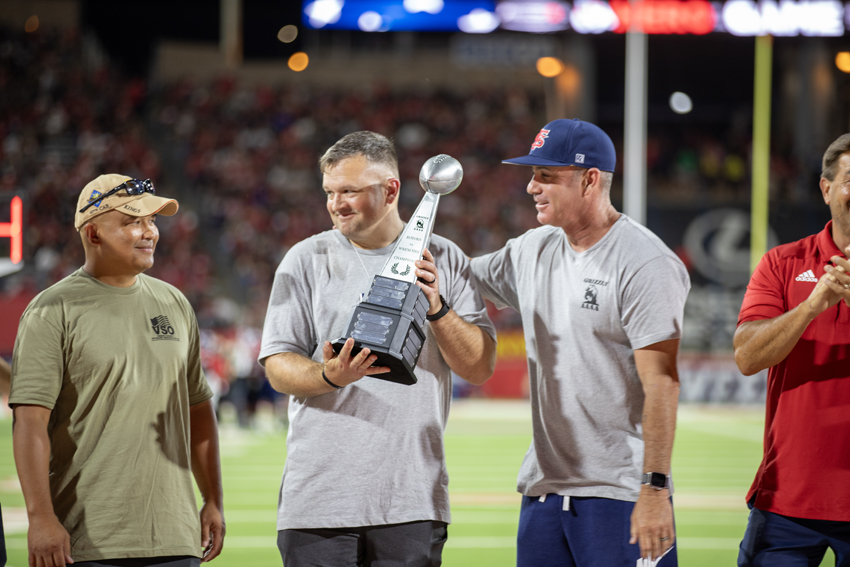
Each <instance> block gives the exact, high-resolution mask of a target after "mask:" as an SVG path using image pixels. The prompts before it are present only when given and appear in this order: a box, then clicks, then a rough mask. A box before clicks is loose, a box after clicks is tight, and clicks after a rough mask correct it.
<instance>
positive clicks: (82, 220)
mask: <svg viewBox="0 0 850 567" xmlns="http://www.w3.org/2000/svg"><path fill="white" fill-rule="evenodd" d="M131 179H132V177H127V176H126V175H119V174H117V173H107V174H105V175H101V176H100V177H98V178H97V179H95V180H94V181H92V182H90V183H89V184H88V185H86V186H85V187H83V190H82V191H81V192H80V198H79V199H77V210H76V214H75V215H74V228H76V229H77V230H78V231H79V230H80V228H81V227H82V226H83V225H84V224H86V223H87V222H88V221H90V220H91V219H93V218H94V217H96V216H98V215H102V214H103V213H108V212H109V211H113V210H115V211H121V212H122V213H124V214H126V215H130V216H132V217H146V216H148V215H154V214H156V215H165V216H169V217H170V216H171V215H173V214H174V213H176V212H177V209H178V207H179V205H178V204H177V201H175V200H174V199H166V198H165V197H157V196H156V195H152V194H151V193H142V194H141V195H128V194H127V191H125V190H123V189H122V190H121V191H118V192H117V193H113V194H112V195H110V196H108V197H105V198H103V199H101V200H100V201H98V202H96V203H95V204H93V205H92V206H90V207H89V208H87V209H86V210H85V211H83V212H82V213H81V212H80V209H82V208H83V207H85V206H86V205H88V204H89V203H90V202H92V201H95V200H96V199H97V198H98V197H100V196H101V195H105V194H106V193H109V192H110V191H112V190H113V189H115V188H116V187H118V186H119V185H121V184H122V183H124V182H125V181H129V180H131Z"/></svg>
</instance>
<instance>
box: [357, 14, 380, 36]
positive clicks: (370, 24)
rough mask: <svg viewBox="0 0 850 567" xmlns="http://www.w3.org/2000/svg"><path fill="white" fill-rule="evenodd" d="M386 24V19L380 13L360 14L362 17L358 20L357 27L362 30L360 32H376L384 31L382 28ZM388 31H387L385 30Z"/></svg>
mask: <svg viewBox="0 0 850 567" xmlns="http://www.w3.org/2000/svg"><path fill="white" fill-rule="evenodd" d="M383 24H384V19H383V18H382V17H381V15H380V14H379V13H378V12H373V11H369V12H363V13H362V14H360V17H359V18H357V27H359V28H360V31H365V32H376V31H382V30H381V26H383ZM383 31H386V30H383Z"/></svg>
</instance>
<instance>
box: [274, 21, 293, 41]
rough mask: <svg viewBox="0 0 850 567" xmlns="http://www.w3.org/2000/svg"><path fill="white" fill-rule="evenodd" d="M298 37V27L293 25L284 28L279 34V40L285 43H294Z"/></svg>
mask: <svg viewBox="0 0 850 567" xmlns="http://www.w3.org/2000/svg"><path fill="white" fill-rule="evenodd" d="M296 37H298V27H297V26H293V25H288V26H283V27H282V28H280V31H279V32H277V39H278V40H280V41H281V42H283V43H292V42H293V41H295V38H296Z"/></svg>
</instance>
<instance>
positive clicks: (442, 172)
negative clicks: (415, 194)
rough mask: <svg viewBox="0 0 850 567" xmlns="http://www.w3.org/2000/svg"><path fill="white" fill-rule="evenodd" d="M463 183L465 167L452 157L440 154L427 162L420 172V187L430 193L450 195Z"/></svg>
mask: <svg viewBox="0 0 850 567" xmlns="http://www.w3.org/2000/svg"><path fill="white" fill-rule="evenodd" d="M461 181H463V167H462V166H461V165H460V162H459V161H458V160H456V159H455V158H453V157H452V156H447V155H446V154H440V155H438V156H434V157H432V158H431V159H429V160H428V161H426V162H425V165H423V166H422V169H420V170H419V185H421V186H422V188H423V189H425V191H427V192H429V193H436V194H438V195H448V194H449V193H451V192H452V191H454V190H455V189H457V188H458V186H459V185H460V182H461Z"/></svg>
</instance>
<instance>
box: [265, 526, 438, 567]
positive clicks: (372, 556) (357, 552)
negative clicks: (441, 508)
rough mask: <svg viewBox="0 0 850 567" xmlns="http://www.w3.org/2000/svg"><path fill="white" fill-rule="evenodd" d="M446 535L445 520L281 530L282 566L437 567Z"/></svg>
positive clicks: (279, 546)
mask: <svg viewBox="0 0 850 567" xmlns="http://www.w3.org/2000/svg"><path fill="white" fill-rule="evenodd" d="M447 537H448V530H447V525H446V523H445V522H435V521H424V522H408V523H405V524H387V525H383V526H362V527H359V528H332V529H331V528H328V529H315V530H281V531H279V532H277V547H278V549H280V557H281V559H283V564H284V565H285V567H325V566H333V567H439V566H440V565H441V564H442V562H443V559H442V556H443V546H444V545H445V544H446V539H447Z"/></svg>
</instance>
